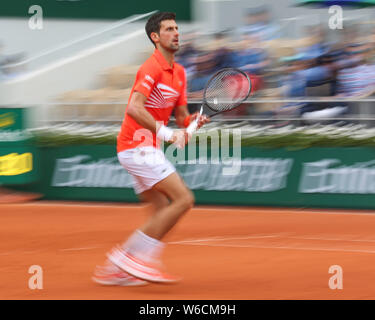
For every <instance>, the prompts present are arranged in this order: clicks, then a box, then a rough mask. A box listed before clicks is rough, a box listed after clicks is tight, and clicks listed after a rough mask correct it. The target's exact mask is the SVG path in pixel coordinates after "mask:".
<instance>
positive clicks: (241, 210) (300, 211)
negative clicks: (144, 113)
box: [6, 201, 375, 217]
mask: <svg viewBox="0 0 375 320" xmlns="http://www.w3.org/2000/svg"><path fill="white" fill-rule="evenodd" d="M6 205H8V206H25V207H28V206H46V207H48V206H54V207H55V206H61V207H77V208H115V209H126V208H129V209H143V208H145V207H147V205H144V204H141V203H139V204H129V203H124V204H121V205H120V204H113V203H112V204H105V203H97V204H95V203H89V204H86V203H77V204H75V203H72V202H69V203H64V202H59V201H48V202H43V201H40V202H32V203H19V204H18V203H16V204H6ZM211 207H214V208H209V207H205V206H196V207H194V208H193V209H192V210H193V211H194V209H198V210H203V211H209V212H210V211H213V212H220V211H225V212H228V211H230V210H234V211H235V212H236V213H254V212H257V213H266V214H267V213H270V214H272V213H275V212H272V211H276V212H277V213H285V214H291V213H298V214H335V215H355V216H358V215H361V216H372V217H375V211H373V212H361V210H362V209H359V211H347V210H345V209H343V210H344V211H338V210H334V211H333V210H332V209H321V211H318V210H317V209H315V208H311V209H309V208H306V209H295V208H280V207H275V208H273V207H262V208H252V207H249V208H243V207H220V206H219V205H211ZM331 210H332V211H331ZM363 210H366V209H363ZM366 211H369V210H366Z"/></svg>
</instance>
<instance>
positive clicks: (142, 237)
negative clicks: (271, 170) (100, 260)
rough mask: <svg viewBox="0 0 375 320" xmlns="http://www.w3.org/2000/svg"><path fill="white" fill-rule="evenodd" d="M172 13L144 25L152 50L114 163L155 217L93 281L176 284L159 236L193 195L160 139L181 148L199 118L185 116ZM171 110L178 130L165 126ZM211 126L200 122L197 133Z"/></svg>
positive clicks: (138, 80) (133, 93)
mask: <svg viewBox="0 0 375 320" xmlns="http://www.w3.org/2000/svg"><path fill="white" fill-rule="evenodd" d="M175 18H176V16H175V14H174V13H169V12H159V13H156V14H154V15H153V16H152V17H150V19H149V20H148V21H147V24H146V28H145V29H146V33H147V36H148V37H149V39H150V40H151V42H152V43H153V44H154V46H155V51H154V53H153V55H152V56H151V57H150V58H149V59H148V60H147V61H146V62H145V63H144V64H143V65H142V66H141V67H140V69H139V71H138V73H137V76H136V79H135V83H134V86H133V88H132V91H131V94H130V97H129V102H128V106H127V109H126V112H125V118H124V121H123V124H122V127H121V131H120V134H119V135H118V139H117V152H118V159H119V161H120V163H121V165H122V166H123V167H124V168H125V169H126V170H127V171H128V172H129V173H130V174H131V175H132V176H133V178H134V189H135V192H136V193H137V195H138V196H139V198H140V200H141V201H144V202H149V203H151V204H152V205H153V208H154V214H153V215H152V216H151V217H150V218H149V219H148V220H147V221H146V223H145V224H144V225H142V226H141V227H139V229H138V230H136V231H135V232H134V233H133V234H132V235H131V236H130V238H129V239H128V240H127V241H125V242H124V243H123V244H122V245H119V246H117V247H115V248H113V249H112V250H111V251H110V252H109V253H108V254H107V257H108V259H107V261H106V263H105V265H104V266H100V267H97V269H96V270H95V275H94V278H93V279H94V281H96V282H99V283H102V284H109V285H116V284H117V285H125V286H126V285H142V284H145V283H147V281H148V282H159V283H170V282H176V281H177V280H178V279H177V278H175V277H173V276H171V275H169V274H167V273H166V272H164V271H162V270H161V268H160V265H161V263H160V261H161V254H162V251H163V249H164V246H165V245H164V243H163V242H162V241H161V240H162V239H163V237H164V236H165V235H166V234H167V233H168V231H170V230H171V228H172V227H173V226H174V225H175V224H176V223H177V222H178V221H179V219H180V218H181V217H182V216H183V215H184V214H185V213H186V212H187V211H188V210H189V209H190V208H191V207H192V206H193V204H194V196H193V194H192V192H191V191H190V190H189V189H188V188H187V186H186V185H185V183H184V182H183V180H182V179H181V177H180V176H179V175H178V173H177V172H176V169H175V168H174V167H173V165H172V164H171V163H170V162H169V161H168V160H167V159H166V158H165V156H164V153H163V152H162V151H161V149H160V143H161V141H162V140H164V141H166V142H170V143H174V144H176V145H177V146H178V147H180V148H183V147H184V146H185V144H186V143H187V142H188V140H189V138H190V137H189V135H188V134H187V132H186V129H185V128H187V127H188V125H189V124H190V122H191V121H193V120H194V119H196V117H198V113H195V114H193V115H190V114H189V111H188V108H187V97H186V87H187V84H186V76H185V70H184V68H183V67H182V66H181V65H179V64H177V63H176V62H174V56H175V53H176V52H177V51H178V49H179V31H178V26H177V24H176V21H175ZM173 111H174V114H175V118H176V122H177V125H178V126H179V127H181V128H183V129H178V130H172V129H171V128H168V127H167V124H168V121H169V118H170V115H171V114H172V112H173ZM207 122H209V118H208V117H207V116H205V115H203V116H201V117H199V121H198V128H199V127H201V126H202V125H203V124H205V123H207Z"/></svg>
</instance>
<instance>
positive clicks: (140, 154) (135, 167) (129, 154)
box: [117, 147, 176, 194]
mask: <svg viewBox="0 0 375 320" xmlns="http://www.w3.org/2000/svg"><path fill="white" fill-rule="evenodd" d="M117 157H118V159H119V161H120V163H121V165H122V166H123V167H124V168H125V169H126V170H127V171H128V172H129V173H130V174H131V175H132V176H133V181H134V191H135V193H136V194H140V193H142V192H144V191H146V190H149V189H151V188H152V187H153V186H154V185H155V184H156V183H158V182H160V181H162V180H164V179H165V178H166V177H168V176H169V175H170V174H172V173H173V172H175V171H176V168H175V167H174V166H173V165H172V163H170V161H169V160H168V159H167V158H166V157H165V155H164V153H163V151H161V150H160V149H157V148H155V147H139V148H134V149H129V150H124V151H121V152H119V153H118V154H117Z"/></svg>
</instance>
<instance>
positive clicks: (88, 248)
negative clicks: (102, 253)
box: [59, 247, 101, 251]
mask: <svg viewBox="0 0 375 320" xmlns="http://www.w3.org/2000/svg"><path fill="white" fill-rule="evenodd" d="M99 248H101V247H83V248H67V249H60V250H59V251H84V250H94V249H99Z"/></svg>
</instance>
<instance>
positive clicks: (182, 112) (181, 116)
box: [175, 105, 210, 128]
mask: <svg viewBox="0 0 375 320" xmlns="http://www.w3.org/2000/svg"><path fill="white" fill-rule="evenodd" d="M198 114H199V112H196V113H193V114H190V113H189V110H188V108H187V106H186V105H183V106H179V107H177V108H176V109H175V118H176V123H177V125H178V126H179V127H180V128H187V127H188V126H189V124H190V123H191V122H192V121H193V120H195V119H196V118H197V116H198ZM207 122H210V118H209V117H208V116H206V115H205V114H203V115H202V116H201V117H200V118H199V121H198V128H200V127H201V126H203V125H204V124H205V123H207Z"/></svg>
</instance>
